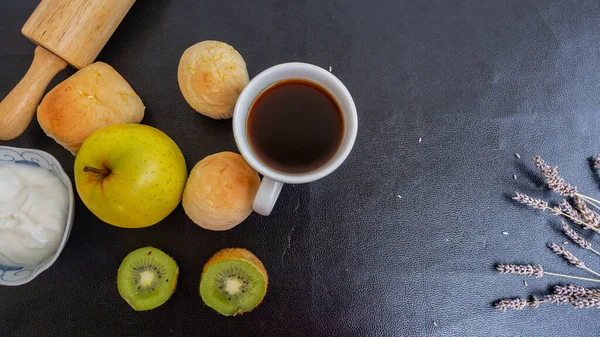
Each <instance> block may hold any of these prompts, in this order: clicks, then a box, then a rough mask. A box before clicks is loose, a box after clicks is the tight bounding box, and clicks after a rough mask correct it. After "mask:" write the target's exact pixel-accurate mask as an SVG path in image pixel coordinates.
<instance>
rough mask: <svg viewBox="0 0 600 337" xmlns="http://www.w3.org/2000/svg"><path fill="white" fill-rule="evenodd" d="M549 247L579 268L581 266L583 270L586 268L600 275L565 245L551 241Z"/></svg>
mask: <svg viewBox="0 0 600 337" xmlns="http://www.w3.org/2000/svg"><path fill="white" fill-rule="evenodd" d="M548 247H549V248H550V249H552V251H553V252H554V253H555V254H557V255H560V256H562V257H564V258H565V260H567V261H569V263H570V264H572V265H574V266H575V267H577V268H581V269H583V270H586V271H587V272H589V273H592V274H594V275H596V276H600V274H599V273H597V272H595V271H593V270H592V269H590V268H588V267H586V266H585V264H584V263H583V261H581V260H580V259H578V258H577V257H576V256H575V255H573V254H572V253H571V252H570V251H568V250H567V249H566V248H565V247H562V246H559V245H557V244H555V243H550V244H548Z"/></svg>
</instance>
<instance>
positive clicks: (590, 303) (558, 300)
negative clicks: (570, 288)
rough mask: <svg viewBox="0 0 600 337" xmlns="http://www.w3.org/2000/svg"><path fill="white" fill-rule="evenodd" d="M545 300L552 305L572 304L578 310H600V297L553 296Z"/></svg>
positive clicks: (545, 297) (548, 296)
mask: <svg viewBox="0 0 600 337" xmlns="http://www.w3.org/2000/svg"><path fill="white" fill-rule="evenodd" d="M544 300H545V301H546V302H548V303H552V304H570V305H572V306H573V307H575V308H578V309H588V308H600V297H597V296H590V295H584V296H567V295H560V294H552V295H546V296H544Z"/></svg>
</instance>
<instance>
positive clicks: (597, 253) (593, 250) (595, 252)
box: [590, 248, 600, 256]
mask: <svg viewBox="0 0 600 337" xmlns="http://www.w3.org/2000/svg"><path fill="white" fill-rule="evenodd" d="M590 251H592V253H594V254H596V255H598V256H600V252H598V251H597V250H595V249H594V248H590Z"/></svg>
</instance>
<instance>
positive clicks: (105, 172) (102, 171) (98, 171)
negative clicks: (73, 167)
mask: <svg viewBox="0 0 600 337" xmlns="http://www.w3.org/2000/svg"><path fill="white" fill-rule="evenodd" d="M83 172H93V173H96V174H101V175H103V176H107V175H109V174H110V170H107V169H97V168H95V167H91V166H86V167H84V168H83Z"/></svg>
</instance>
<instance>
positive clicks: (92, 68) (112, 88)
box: [37, 62, 145, 155]
mask: <svg viewBox="0 0 600 337" xmlns="http://www.w3.org/2000/svg"><path fill="white" fill-rule="evenodd" d="M144 109H145V107H144V104H143V103H142V100H141V99H140V98H139V96H138V95H137V94H136V93H135V91H133V89H132V88H131V86H129V84H128V83H127V81H125V79H124V78H123V77H121V75H119V73H117V71H116V70H114V69H113V68H112V67H111V66H109V65H108V64H106V63H102V62H96V63H93V64H90V65H88V66H87V67H85V68H83V69H81V70H79V71H78V72H76V73H75V74H73V76H71V77H69V78H67V79H66V80H64V81H63V82H61V83H60V84H59V85H57V86H56V87H54V89H52V90H50V92H49V93H48V94H46V97H44V99H43V100H42V103H40V106H39V107H38V109H37V119H38V122H39V123H40V126H41V127H42V129H43V130H44V132H46V134H47V135H48V136H49V137H51V138H54V140H56V142H57V143H59V144H60V145H62V146H63V147H64V148H66V149H67V150H69V151H71V153H73V154H74V155H75V154H77V151H79V148H80V147H81V144H83V141H84V140H85V139H86V138H87V137H88V136H89V135H91V134H92V133H93V132H94V131H96V130H98V129H101V128H103V127H106V126H109V125H113V124H130V123H139V122H140V121H141V120H142V118H143V117H144Z"/></svg>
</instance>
